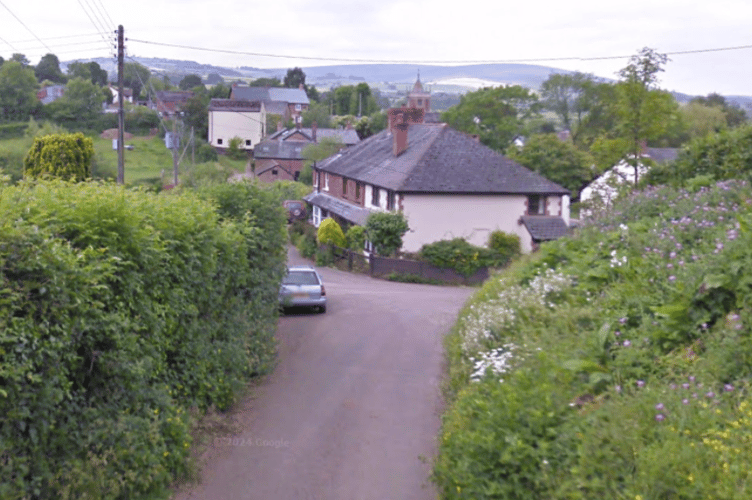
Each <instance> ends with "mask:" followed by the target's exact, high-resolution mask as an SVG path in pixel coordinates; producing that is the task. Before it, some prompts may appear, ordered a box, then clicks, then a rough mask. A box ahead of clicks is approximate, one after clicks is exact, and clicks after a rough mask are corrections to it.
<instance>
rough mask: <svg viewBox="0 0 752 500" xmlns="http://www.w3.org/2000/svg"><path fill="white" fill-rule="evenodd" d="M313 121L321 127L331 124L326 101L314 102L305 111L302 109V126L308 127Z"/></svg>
mask: <svg viewBox="0 0 752 500" xmlns="http://www.w3.org/2000/svg"><path fill="white" fill-rule="evenodd" d="M313 122H316V124H317V125H318V126H319V127H321V128H330V127H331V126H332V117H331V115H330V114H329V105H328V104H326V103H320V102H314V103H312V104H311V105H310V106H309V107H308V109H307V110H306V111H303V126H304V127H310V126H312V125H313Z"/></svg>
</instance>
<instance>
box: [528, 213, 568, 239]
mask: <svg viewBox="0 0 752 500" xmlns="http://www.w3.org/2000/svg"><path fill="white" fill-rule="evenodd" d="M522 223H523V224H524V225H525V228H526V229H527V231H528V232H529V233H530V236H532V237H533V240H535V241H549V240H555V239H557V238H561V237H562V236H564V235H565V234H567V230H568V228H567V224H566V222H564V219H562V218H561V217H553V216H545V215H523V216H522Z"/></svg>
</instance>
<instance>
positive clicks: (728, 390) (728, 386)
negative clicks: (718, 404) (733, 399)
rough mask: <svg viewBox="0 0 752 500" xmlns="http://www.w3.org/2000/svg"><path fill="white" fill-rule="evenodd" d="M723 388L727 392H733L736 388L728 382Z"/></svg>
mask: <svg viewBox="0 0 752 500" xmlns="http://www.w3.org/2000/svg"><path fill="white" fill-rule="evenodd" d="M723 390H724V391H726V392H731V391H733V390H734V386H733V385H731V384H726V385H724V386H723Z"/></svg>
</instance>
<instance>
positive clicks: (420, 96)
mask: <svg viewBox="0 0 752 500" xmlns="http://www.w3.org/2000/svg"><path fill="white" fill-rule="evenodd" d="M407 107H408V108H417V109H422V110H423V111H424V113H426V114H427V113H429V112H430V111H431V94H430V92H426V91H425V90H423V84H422V83H420V71H418V80H417V81H416V82H415V85H413V89H412V90H411V91H410V93H409V94H407Z"/></svg>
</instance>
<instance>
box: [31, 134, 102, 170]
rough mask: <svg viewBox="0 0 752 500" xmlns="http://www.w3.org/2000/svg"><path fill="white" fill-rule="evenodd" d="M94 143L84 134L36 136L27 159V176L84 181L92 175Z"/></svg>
mask: <svg viewBox="0 0 752 500" xmlns="http://www.w3.org/2000/svg"><path fill="white" fill-rule="evenodd" d="M93 158H94V143H93V142H92V140H91V139H89V138H87V137H84V135H83V134H82V133H80V132H79V133H76V134H55V135H47V136H43V137H36V138H35V139H34V144H33V145H32V146H31V149H30V150H29V152H28V153H27V154H26V158H24V177H44V176H50V177H58V178H61V179H72V180H76V181H82V180H84V179H86V178H88V177H90V176H91V162H92V159H93Z"/></svg>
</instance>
